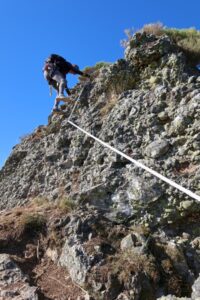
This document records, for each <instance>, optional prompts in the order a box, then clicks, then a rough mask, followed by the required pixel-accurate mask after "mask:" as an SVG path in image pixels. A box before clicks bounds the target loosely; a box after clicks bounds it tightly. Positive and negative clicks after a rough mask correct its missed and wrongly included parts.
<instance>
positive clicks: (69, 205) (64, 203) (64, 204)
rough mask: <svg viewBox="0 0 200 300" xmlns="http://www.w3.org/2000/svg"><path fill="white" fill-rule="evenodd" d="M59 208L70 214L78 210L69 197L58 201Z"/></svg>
mask: <svg viewBox="0 0 200 300" xmlns="http://www.w3.org/2000/svg"><path fill="white" fill-rule="evenodd" d="M58 207H59V208H60V209H61V210H63V211H66V212H69V211H71V210H73V209H75V208H76V204H75V202H74V201H72V200H71V199H69V198H68V197H62V198H60V199H59V200H58Z"/></svg>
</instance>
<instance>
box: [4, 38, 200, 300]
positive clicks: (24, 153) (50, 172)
mask: <svg viewBox="0 0 200 300" xmlns="http://www.w3.org/2000/svg"><path fill="white" fill-rule="evenodd" d="M78 96H80V97H79V99H80V101H79V103H78V106H77V108H76V111H75V112H74V113H73V116H72V120H73V121H74V122H75V123H76V124H78V125H79V126H80V127H82V128H84V129H85V130H86V131H88V132H90V133H92V134H94V135H95V136H97V137H98V138H100V139H101V140H103V141H104V142H106V143H108V144H110V145H111V146H113V147H115V148H116V149H117V150H120V151H122V152H123V153H125V154H126V155H128V156H130V157H131V158H133V159H135V160H138V161H139V162H141V163H142V164H144V165H146V166H148V167H149V168H151V169H153V170H156V171H157V172H159V173H161V174H163V175H165V176H166V177H168V178H170V179H171V180H174V181H175V182H177V183H179V184H180V185H181V186H184V187H186V188H188V189H189V190H192V191H194V192H196V193H197V194H199V192H200V184H199V178H200V173H199V172H200V167H199V165H200V150H199V146H200V134H199V125H200V119H199V115H200V101H199V100H200V76H199V74H198V71H197V70H194V69H192V67H191V66H190V65H189V64H188V61H187V60H186V59H185V54H184V53H183V52H181V49H180V48H179V47H177V45H176V44H174V42H172V40H170V38H169V37H168V36H154V35H148V34H145V33H140V34H136V35H134V37H133V38H132V39H131V40H130V42H129V45H128V47H127V48H126V50H125V59H120V60H118V61H117V62H115V63H113V64H106V65H104V66H103V67H102V68H100V69H99V70H96V71H95V76H93V77H92V80H91V81H85V82H83V81H82V82H80V83H79V84H78V85H77V86H76V87H75V88H74V89H73V91H72V98H73V99H77V97H78ZM72 106H73V105H72V104H68V105H67V106H63V107H62V109H63V112H64V114H63V115H51V116H50V117H49V120H48V124H47V126H40V127H39V128H38V129H36V130H35V131H34V132H33V133H32V134H30V135H28V136H25V137H23V138H22V141H21V143H20V144H18V145H17V146H15V147H14V148H13V151H12V153H11V155H10V156H9V158H8V160H7V161H6V163H5V166H4V167H3V168H2V169H1V170H0V199H1V201H0V209H8V208H11V207H15V206H22V205H24V204H25V203H27V202H28V203H29V201H30V200H32V199H35V198H37V197H39V198H40V199H49V200H50V201H52V202H53V203H54V202H57V201H58V203H59V201H60V200H63V199H67V200H68V202H69V203H73V205H71V206H72V207H76V208H75V213H74V214H71V215H69V216H66V218H65V217H62V218H60V219H59V218H56V220H55V223H54V226H53V228H54V229H55V230H60V231H61V232H60V235H61V236H62V238H63V240H64V245H63V247H62V249H56V245H54V244H53V246H52V247H50V246H49V245H48V249H46V251H44V252H45V253H46V256H47V257H50V258H51V260H53V261H54V262H55V263H57V262H59V264H60V265H62V266H64V267H65V268H66V269H67V270H68V271H69V274H70V276H71V277H72V279H73V280H74V282H75V283H76V284H78V285H81V286H83V285H84V286H86V287H87V286H89V287H90V288H92V291H93V293H94V296H95V297H96V298H97V299H104V300H105V299H108V300H110V299H118V300H121V299H123V300H125V299H126V298H127V299H135V300H137V299H138V300H139V299H140V298H141V299H143V298H144V299H147V298H145V297H147V296H146V295H148V300H154V299H155V297H156V296H155V295H159V297H161V296H162V295H165V294H166V293H169V295H168V296H163V297H161V298H159V299H184V298H180V297H179V298H178V297H175V296H172V294H176V295H182V296H185V295H187V296H190V295H189V294H190V292H191V286H192V284H193V282H194V280H195V278H197V276H198V274H199V272H200V250H199V248H200V247H199V236H200V231H199V230H198V228H199V224H198V220H199V213H200V206H199V203H197V202H196V201H194V200H193V199H191V198H188V196H186V195H185V194H183V193H181V192H179V191H177V190H176V189H174V188H172V187H170V186H168V185H167V184H166V183H163V182H161V181H160V180H158V179H157V178H155V177H153V176H152V175H150V174H149V173H147V172H146V171H144V170H142V169H140V168H138V167H136V166H135V165H134V164H132V163H131V162H130V161H129V160H127V159H126V158H124V157H121V156H120V155H118V154H116V153H114V152H112V151H110V150H108V149H107V148H105V147H103V146H102V145H100V144H99V143H98V142H97V141H94V140H93V139H91V138H90V137H88V136H86V135H85V134H83V133H82V132H80V131H78V130H77V129H75V128H74V127H73V126H71V125H70V124H69V123H68V122H67V118H68V116H69V115H70V112H71V110H72ZM74 204H75V205H74ZM72 207H71V209H73V208H72ZM77 207H78V208H77ZM79 208H81V209H79ZM69 209H70V208H69ZM104 218H105V219H106V221H105V220H104ZM99 220H104V221H105V223H104V224H103V226H102V224H100V221H99ZM194 224H195V225H194ZM97 225H99V226H97ZM130 225H134V226H143V225H144V227H145V228H150V229H151V230H152V231H153V233H152V234H151V236H152V238H151V240H150V243H149V244H148V243H147V241H146V240H145V238H143V235H142V234H141V235H138V234H136V233H135V232H134V231H130V230H127V228H129V229H130V227H129V226H130ZM117 226H122V228H123V230H122V233H121V234H117V235H115V234H114V233H113V230H114V229H116V228H117ZM123 226H124V227H123ZM97 227H98V229H97ZM102 227H103V229H102ZM122 228H121V229H122ZM124 228H126V229H124ZM163 228H164V229H163ZM98 230H99V231H98ZM130 232H132V234H130ZM182 232H184V233H185V234H184V235H183V234H182ZM3 239H4V237H3ZM120 241H121V248H120ZM145 247H147V248H148V249H145ZM130 249H131V253H132V254H134V255H135V257H136V258H137V255H138V253H139V254H140V255H139V258H140V259H141V261H140V260H139V259H138V260H137V262H136V263H135V261H134V258H133V259H132V260H131V261H130V260H129V258H127V251H130ZM133 249H134V251H135V252H134V251H132V250H133ZM146 250H148V251H146ZM119 252H120V255H121V257H119V256H117V257H118V260H117V262H116V260H115V259H116V257H115V253H117V254H116V255H119ZM147 253H148V255H149V256H148V257H147ZM123 255H124V256H123ZM120 259H121V261H120ZM154 259H155V260H156V259H157V260H158V262H156V263H155V261H154ZM120 263H121V265H120ZM115 264H116V265H117V267H118V268H117V267H116V265H115ZM124 264H126V266H127V269H126V270H124ZM122 266H123V269H122ZM163 266H164V267H165V268H164V267H163ZM145 267H146V268H145ZM106 268H107V269H106ZM14 269H15V270H16V272H15V273H11V274H13V275H11V277H9V278H12V276H13V278H15V279H16V280H21V279H20V278H24V277H23V276H22V275H21V273H20V270H19V269H17V266H15V267H14ZM116 269H117V271H116ZM143 269H145V271H144V273H142V272H141V270H143ZM101 271H102V273H101ZM125 271H126V272H127V273H126V272H125ZM124 272H125V273H124ZM146 274H148V276H147V275H146ZM163 274H164V276H163ZM17 276H19V278H18V277H17ZM20 276H21V277H20ZM95 276H96V277H95ZM160 278H162V280H160ZM4 279H5V278H4ZM5 280H6V279H5ZM9 280H11V279H9ZM170 280H171V281H170ZM172 283H173V284H172ZM7 284H8V283H7ZM152 286H153V287H152ZM177 286H178V287H177ZM183 286H184V288H183ZM26 288H27V289H28V288H29V285H28V283H26V287H24V289H26ZM32 289H33V291H34V287H32ZM177 289H178V291H177ZM181 289H182V290H181ZM24 291H25V290H24ZM16 292H17V291H16ZM143 292H144V294H142V293H143ZM197 292H198V280H197V282H196V283H195V285H194V287H193V294H194V293H197ZM1 293H2V291H1ZM7 293H8V294H7V296H6V297H15V295H14V294H12V295H13V296H11V294H9V293H11V291H9V290H8V292H7ZM13 293H15V290H13ZM33 295H34V292H33ZM195 295H196V294H195ZM92 296H93V295H92ZM23 297H26V296H23ZM34 297H36V296H33V299H36V298H34ZM142 297H143V298H142ZM194 297H196V296H194ZM185 299H189V298H185Z"/></svg>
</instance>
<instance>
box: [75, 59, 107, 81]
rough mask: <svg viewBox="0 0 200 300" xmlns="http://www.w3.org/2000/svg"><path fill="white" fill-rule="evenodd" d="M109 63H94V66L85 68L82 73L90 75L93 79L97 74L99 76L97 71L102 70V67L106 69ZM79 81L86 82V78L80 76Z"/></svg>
mask: <svg viewBox="0 0 200 300" xmlns="http://www.w3.org/2000/svg"><path fill="white" fill-rule="evenodd" d="M110 64H111V63H109V62H104V61H100V62H98V63H96V65H95V66H91V67H90V66H87V67H85V68H84V70H83V72H84V73H87V74H89V75H91V76H92V77H93V78H95V77H97V76H98V74H99V70H100V69H101V68H102V67H106V66H109V65H110ZM79 80H80V81H85V80H87V78H85V77H84V76H80V77H79Z"/></svg>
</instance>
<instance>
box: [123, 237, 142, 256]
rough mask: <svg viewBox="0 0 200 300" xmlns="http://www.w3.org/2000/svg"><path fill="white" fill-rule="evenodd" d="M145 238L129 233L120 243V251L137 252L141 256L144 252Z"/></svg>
mask: <svg viewBox="0 0 200 300" xmlns="http://www.w3.org/2000/svg"><path fill="white" fill-rule="evenodd" d="M145 242H146V241H145V238H144V236H142V235H140V234H138V233H137V232H135V233H130V234H129V235H127V236H126V237H124V238H123V239H122V241H121V249H122V251H123V250H132V251H134V252H138V253H140V254H142V252H143V251H144V245H145Z"/></svg>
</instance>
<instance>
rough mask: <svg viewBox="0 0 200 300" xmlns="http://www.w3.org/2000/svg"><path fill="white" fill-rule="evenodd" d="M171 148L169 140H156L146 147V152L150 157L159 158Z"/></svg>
mask: <svg viewBox="0 0 200 300" xmlns="http://www.w3.org/2000/svg"><path fill="white" fill-rule="evenodd" d="M168 150H169V143H168V142H167V141H162V140H160V141H154V142H153V143H151V144H150V145H148V147H147V148H146V150H145V152H146V155H147V156H148V157H152V158H158V157H160V156H162V155H164V154H165V153H167V151H168Z"/></svg>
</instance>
